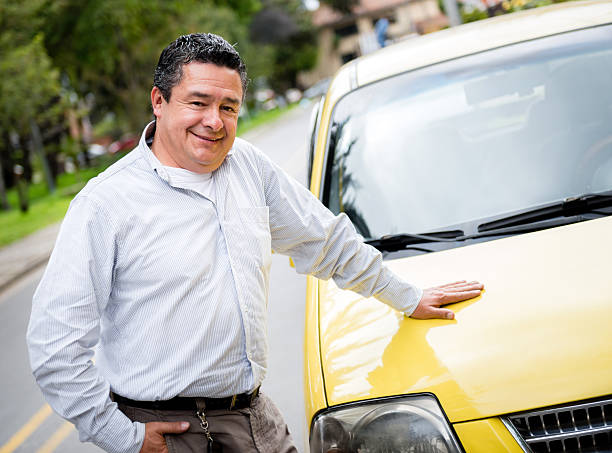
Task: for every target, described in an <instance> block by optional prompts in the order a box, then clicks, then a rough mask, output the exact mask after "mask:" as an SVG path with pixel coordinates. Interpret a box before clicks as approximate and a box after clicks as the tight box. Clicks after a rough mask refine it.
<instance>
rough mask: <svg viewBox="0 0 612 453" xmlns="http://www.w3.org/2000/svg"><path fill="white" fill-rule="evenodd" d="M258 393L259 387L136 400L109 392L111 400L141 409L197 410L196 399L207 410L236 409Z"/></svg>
mask: <svg viewBox="0 0 612 453" xmlns="http://www.w3.org/2000/svg"><path fill="white" fill-rule="evenodd" d="M258 395H259V387H257V388H256V389H255V390H253V391H252V392H251V393H240V394H238V395H232V396H228V397H225V398H204V397H186V396H176V397H174V398H172V399H170V400H161V401H136V400H131V399H129V398H125V397H123V396H121V395H117V394H116V393H113V392H111V394H110V396H111V400H113V401H114V402H116V403H120V404H125V405H126V406H131V407H139V408H141V409H153V410H162V411H163V410H170V411H173V410H195V411H197V410H199V407H198V405H197V401H200V402H202V401H203V402H204V404H205V406H206V409H207V410H216V409H225V410H230V411H231V410H236V409H246V408H247V407H251V404H253V401H254V400H255V398H257V396H258Z"/></svg>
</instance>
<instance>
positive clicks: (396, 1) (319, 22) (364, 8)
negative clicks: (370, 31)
mask: <svg viewBox="0 0 612 453" xmlns="http://www.w3.org/2000/svg"><path fill="white" fill-rule="evenodd" d="M406 3H409V1H408V0H361V1H360V2H359V4H358V5H356V6H354V7H353V9H352V14H343V13H341V12H340V11H337V10H335V9H333V8H332V7H330V6H329V5H326V4H323V3H321V6H319V8H318V9H317V10H315V11H314V13H313V15H312V23H313V24H314V25H315V26H316V27H324V26H327V25H334V24H336V23H338V22H342V21H344V20H345V19H347V18H348V17H355V16H364V15H368V14H374V13H377V12H381V11H385V10H388V9H390V8H395V7H397V6H399V5H403V4H406Z"/></svg>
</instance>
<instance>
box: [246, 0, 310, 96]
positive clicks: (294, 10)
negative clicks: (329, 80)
mask: <svg viewBox="0 0 612 453" xmlns="http://www.w3.org/2000/svg"><path fill="white" fill-rule="evenodd" d="M250 34H251V39H252V40H253V41H255V42H257V43H262V44H268V45H273V51H272V62H271V63H272V65H271V66H270V69H271V70H270V72H269V73H268V74H263V75H266V76H267V78H268V80H269V82H270V85H271V86H272V88H274V89H276V90H277V91H284V90H287V89H288V88H291V87H294V86H296V85H297V74H298V72H299V71H304V70H308V69H311V68H312V67H313V66H314V65H315V63H316V59H317V47H316V36H315V30H314V28H313V26H312V23H311V20H310V12H309V11H306V9H305V8H304V5H303V4H302V2H301V1H299V0H290V1H286V0H285V1H280V0H267V1H265V2H264V7H263V8H262V9H261V10H260V11H259V12H258V14H256V15H255V16H254V17H253V20H252V22H251V26H250Z"/></svg>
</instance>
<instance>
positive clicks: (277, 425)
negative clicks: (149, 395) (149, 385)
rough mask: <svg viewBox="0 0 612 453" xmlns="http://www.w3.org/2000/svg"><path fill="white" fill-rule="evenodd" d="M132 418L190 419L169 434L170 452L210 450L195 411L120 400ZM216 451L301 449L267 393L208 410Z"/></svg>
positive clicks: (294, 452)
mask: <svg viewBox="0 0 612 453" xmlns="http://www.w3.org/2000/svg"><path fill="white" fill-rule="evenodd" d="M119 409H120V410H121V411H122V412H123V413H124V414H125V415H126V416H127V417H128V418H129V419H130V420H132V421H135V422H141V423H147V422H176V421H187V422H189V423H190V427H189V430H188V431H187V432H185V433H182V434H167V435H166V444H167V446H168V452H169V453H192V452H193V453H196V452H197V453H206V447H207V438H206V435H205V434H204V430H203V429H202V428H201V427H200V420H199V419H198V418H197V416H196V414H195V410H194V411H177V410H172V411H167V410H163V411H161V410H149V409H140V408H137V407H132V406H126V405H125V404H119ZM206 419H207V420H208V424H209V430H210V433H211V434H212V437H213V440H214V445H215V449H214V450H213V451H214V452H223V453H297V449H296V448H295V445H294V443H293V439H292V438H291V434H289V430H288V428H287V425H286V423H285V422H284V420H283V417H282V416H281V414H280V412H279V411H278V409H277V408H276V406H275V405H274V403H273V402H272V400H271V399H270V398H268V397H267V396H266V395H263V394H261V393H260V394H259V396H258V397H257V398H256V399H255V401H253V404H252V406H251V407H250V408H247V409H238V410H232V411H230V410H211V411H206Z"/></svg>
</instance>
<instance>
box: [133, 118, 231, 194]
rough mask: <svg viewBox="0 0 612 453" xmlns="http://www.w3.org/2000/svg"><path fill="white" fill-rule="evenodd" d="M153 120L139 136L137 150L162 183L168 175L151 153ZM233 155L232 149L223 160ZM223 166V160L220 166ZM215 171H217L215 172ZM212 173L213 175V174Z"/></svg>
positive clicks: (153, 129) (166, 179)
mask: <svg viewBox="0 0 612 453" xmlns="http://www.w3.org/2000/svg"><path fill="white" fill-rule="evenodd" d="M155 124H156V123H155V120H153V121H151V122H150V123H149V124H147V125H146V127H145V128H144V130H143V131H142V135H141V136H140V142H139V143H138V150H139V151H140V153H141V154H142V156H143V157H144V158H145V160H146V161H147V162H148V164H149V165H150V166H151V169H152V170H153V171H154V172H156V173H157V174H158V175H159V176H160V177H161V178H162V179H163V180H164V181H166V182H168V173H167V172H166V170H165V169H164V166H163V164H162V163H161V162H160V161H159V159H158V158H157V156H156V155H155V154H153V151H151V143H153V136H154V135H155ZM233 153H234V147H233V146H232V149H230V150H229V152H228V153H227V156H225V159H227V158H228V157H230V156H231V155H232V154H233ZM224 164H225V160H224V161H223V163H222V164H221V165H224ZM215 171H217V170H215ZM215 171H213V173H214V172H215Z"/></svg>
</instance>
